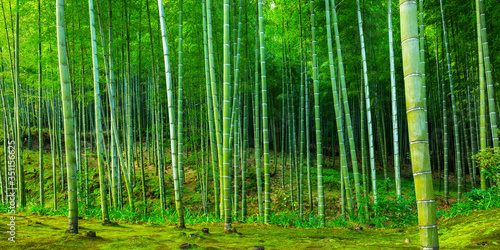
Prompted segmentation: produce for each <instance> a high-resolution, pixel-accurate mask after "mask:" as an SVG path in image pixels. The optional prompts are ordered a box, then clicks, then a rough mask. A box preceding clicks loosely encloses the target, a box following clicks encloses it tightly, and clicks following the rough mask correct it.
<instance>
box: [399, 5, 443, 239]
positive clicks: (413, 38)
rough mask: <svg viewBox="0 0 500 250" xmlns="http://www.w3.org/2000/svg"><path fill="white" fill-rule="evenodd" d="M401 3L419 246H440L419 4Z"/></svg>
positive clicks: (402, 41)
mask: <svg viewBox="0 0 500 250" xmlns="http://www.w3.org/2000/svg"><path fill="white" fill-rule="evenodd" d="M399 3H400V5H399V10H400V18H401V19H400V20H401V47H402V54H403V71H404V72H403V73H404V79H405V96H406V114H407V117H408V136H409V141H410V151H411V164H412V169H413V178H414V181H415V195H416V198H417V209H418V224H419V226H420V246H421V248H422V249H439V242H438V230H437V216H436V204H435V203H436V201H435V200H434V188H433V186H432V172H431V163H430V155H429V141H428V139H429V135H428V131H427V126H426V125H427V122H426V121H427V116H426V111H425V107H426V104H425V98H424V97H425V88H424V86H423V80H422V74H421V69H420V65H421V64H420V55H419V39H418V22H417V20H418V18H417V4H416V2H415V1H412V0H400V1H399Z"/></svg>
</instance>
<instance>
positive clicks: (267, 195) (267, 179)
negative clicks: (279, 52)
mask: <svg viewBox="0 0 500 250" xmlns="http://www.w3.org/2000/svg"><path fill="white" fill-rule="evenodd" d="M258 10H259V44H260V70H261V74H260V77H261V79H262V85H261V86H262V131H263V132H262V139H263V141H264V223H270V222H271V218H270V217H271V176H270V174H269V116H268V113H267V111H268V110H267V81H266V50H265V45H264V11H263V10H262V0H259V5H258Z"/></svg>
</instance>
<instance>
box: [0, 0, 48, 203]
mask: <svg viewBox="0 0 500 250" xmlns="http://www.w3.org/2000/svg"><path fill="white" fill-rule="evenodd" d="M40 17H41V11H40V0H38V153H39V162H40V163H39V169H40V179H39V180H40V205H41V206H42V207H44V206H45V192H44V186H45V185H44V175H43V146H42V145H43V131H42V26H41V22H40V21H41V20H40V19H41V18H40ZM2 94H3V93H2ZM2 96H3V95H2ZM4 107H5V106H4ZM4 117H5V116H4ZM5 124H7V121H5ZM4 130H5V129H4Z"/></svg>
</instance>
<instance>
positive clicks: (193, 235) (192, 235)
mask: <svg viewBox="0 0 500 250" xmlns="http://www.w3.org/2000/svg"><path fill="white" fill-rule="evenodd" d="M196 236H198V235H197V234H190V235H189V237H191V238H193V237H196Z"/></svg>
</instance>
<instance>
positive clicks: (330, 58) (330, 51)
mask: <svg viewBox="0 0 500 250" xmlns="http://www.w3.org/2000/svg"><path fill="white" fill-rule="evenodd" d="M325 8H326V11H325V14H326V31H327V43H328V62H329V68H330V83H331V85H332V93H333V101H334V106H335V114H336V124H337V134H338V137H339V146H340V151H341V152H340V166H341V171H342V174H343V180H342V181H343V182H344V188H345V194H346V198H347V210H348V212H349V216H350V217H351V218H352V217H353V216H354V211H353V210H354V209H353V204H352V196H351V187H350V183H349V173H348V166H347V165H348V163H347V156H346V149H345V145H344V129H343V125H342V118H341V116H342V112H341V111H340V108H339V102H340V101H339V94H338V93H337V80H336V78H335V66H334V61H333V45H332V31H331V24H330V1H329V0H325ZM335 21H336V20H335ZM345 112H346V115H347V114H348V112H349V111H348V110H345ZM346 124H348V125H350V119H349V121H346ZM350 135H352V131H351V134H350ZM353 144H354V139H353ZM351 149H354V148H351ZM354 150H355V149H354ZM351 155H352V157H353V163H354V162H356V164H353V168H354V165H356V167H355V174H356V176H357V178H358V180H359V175H358V173H357V168H358V167H357V166H358V165H357V160H355V159H356V154H351ZM360 191H361V190H360V188H359V182H358V183H357V185H356V201H357V205H358V208H359V207H360V206H361V192H360Z"/></svg>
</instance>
